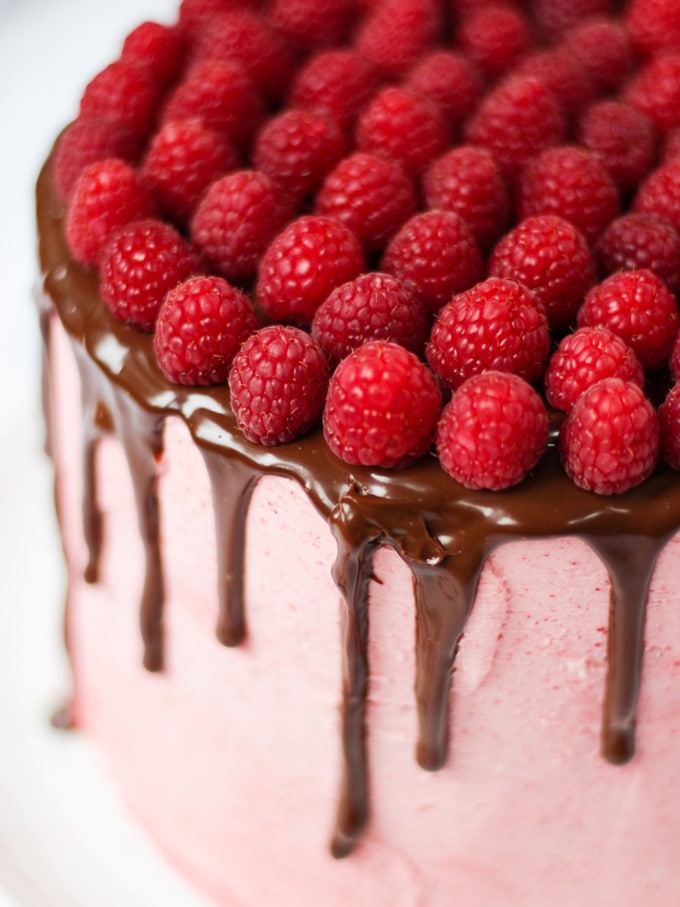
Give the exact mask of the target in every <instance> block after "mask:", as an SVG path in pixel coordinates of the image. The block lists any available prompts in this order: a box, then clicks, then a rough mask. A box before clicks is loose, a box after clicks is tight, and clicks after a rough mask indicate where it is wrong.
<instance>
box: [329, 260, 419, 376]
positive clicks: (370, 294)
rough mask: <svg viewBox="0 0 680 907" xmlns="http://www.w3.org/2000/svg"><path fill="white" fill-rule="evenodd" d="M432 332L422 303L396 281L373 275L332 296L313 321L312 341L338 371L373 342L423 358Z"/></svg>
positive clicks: (338, 288)
mask: <svg viewBox="0 0 680 907" xmlns="http://www.w3.org/2000/svg"><path fill="white" fill-rule="evenodd" d="M429 328H430V319H429V318H428V315H427V310H426V309H425V306H424V305H423V303H422V302H420V300H419V299H418V298H417V297H416V296H414V295H413V293H411V292H410V291H409V290H408V289H407V288H406V287H405V286H404V285H403V284H402V283H401V281H399V280H397V279H396V278H395V277H392V276H391V275H389V274H381V273H380V272H376V271H373V272H371V273H370V274H362V275H361V276H360V277H357V278H356V279H355V280H350V281H349V282H348V283H344V284H342V286H340V287H337V289H335V290H333V292H332V293H331V294H330V295H329V296H328V298H327V299H326V300H325V301H324V302H322V303H321V305H320V306H319V308H318V309H317V311H316V314H315V315H314V320H313V322H312V337H314V339H315V340H316V342H317V343H318V344H319V346H320V347H321V348H322V349H323V351H324V352H325V353H326V356H327V357H328V361H329V363H330V365H331V367H332V368H335V366H336V365H337V364H338V363H339V362H340V360H341V359H344V358H345V356H347V355H348V354H349V353H351V352H352V350H355V349H356V348H357V347H359V346H361V344H363V343H367V342H369V341H371V340H390V341H392V343H398V344H399V345H400V346H403V347H404V348H405V349H407V350H410V351H411V352H412V353H415V354H416V355H420V354H422V351H423V347H424V345H425V339H426V337H427V334H428V331H429Z"/></svg>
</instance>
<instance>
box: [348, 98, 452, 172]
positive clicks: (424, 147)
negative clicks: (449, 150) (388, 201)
mask: <svg viewBox="0 0 680 907" xmlns="http://www.w3.org/2000/svg"><path fill="white" fill-rule="evenodd" d="M449 138H450V135H449V130H448V127H447V125H446V121H445V119H444V114H443V113H442V112H441V110H440V109H439V107H437V105H436V104H434V103H433V102H432V101H430V100H429V99H428V98H426V97H424V96H423V95H418V94H415V93H414V92H412V91H409V90H408V89H406V88H400V87H397V86H388V87H387V88H384V89H383V90H382V91H381V92H380V93H379V94H378V95H376V97H375V98H373V100H372V101H371V103H370V104H369V105H368V107H366V108H365V109H364V111H363V113H362V114H361V115H360V116H359V121H358V123H357V129H356V141H357V147H358V148H359V150H361V151H367V152H369V153H370V154H378V155H381V156H382V157H387V158H390V159H391V160H394V161H397V162H398V163H399V164H401V165H402V166H403V167H404V169H405V170H406V171H407V172H408V173H411V174H412V175H414V176H416V175H417V174H418V173H420V171H421V170H423V168H424V167H426V166H427V165H428V164H429V163H430V162H431V161H432V160H433V159H434V158H435V157H437V155H439V154H441V153H442V152H443V151H444V149H445V148H446V146H447V145H448V143H449Z"/></svg>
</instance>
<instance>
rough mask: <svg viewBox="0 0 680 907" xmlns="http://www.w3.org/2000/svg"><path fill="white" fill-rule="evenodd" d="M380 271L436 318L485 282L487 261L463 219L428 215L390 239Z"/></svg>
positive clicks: (446, 213)
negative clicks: (453, 301)
mask: <svg viewBox="0 0 680 907" xmlns="http://www.w3.org/2000/svg"><path fill="white" fill-rule="evenodd" d="M381 268H382V269H383V271H386V272H387V273H388V274H393V275H394V276H395V277H398V278H399V280H400V281H401V282H402V283H403V284H404V286H406V287H407V288H408V289H409V290H410V291H411V292H412V293H413V294H414V295H415V296H417V297H418V298H419V299H420V300H422V302H423V303H424V304H425V306H426V308H427V310H428V312H430V313H431V314H433V315H434V314H435V313H436V312H438V311H439V309H441V307H442V306H443V305H444V304H445V303H447V302H449V300H450V299H451V297H452V296H454V295H455V294H456V293H460V292H462V291H463V290H467V289H469V287H471V286H472V285H473V284H475V283H477V282H478V281H479V280H481V279H482V276H483V274H484V261H483V259H482V255H481V252H480V251H479V249H478V248H477V244H476V243H475V240H474V237H473V235H472V231H471V230H470V228H469V227H468V225H467V224H466V223H465V221H464V220H463V219H462V218H461V217H459V216H458V215H457V214H454V213H453V212H452V211H425V212H423V213H421V214H416V215H415V217H412V218H411V219H410V220H408V221H406V223H405V224H404V226H403V227H402V228H401V230H400V231H399V232H398V233H397V234H396V235H395V236H394V237H393V238H392V239H391V241H390V244H389V245H388V247H387V249H386V250H385V254H384V255H383V259H382V262H381Z"/></svg>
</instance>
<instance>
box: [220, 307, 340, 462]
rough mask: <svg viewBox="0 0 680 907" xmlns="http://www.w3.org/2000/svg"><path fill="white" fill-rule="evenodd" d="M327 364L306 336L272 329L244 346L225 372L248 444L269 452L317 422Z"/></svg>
mask: <svg viewBox="0 0 680 907" xmlns="http://www.w3.org/2000/svg"><path fill="white" fill-rule="evenodd" d="M328 377H329V371H328V363H327V362H326V357H325V356H324V354H323V351H322V350H321V349H319V347H318V346H317V345H316V343H315V342H314V341H313V340H312V338H311V337H310V336H309V334H306V333H305V332H304V331H301V330H300V329H299V328H295V327H286V326H284V325H281V324H273V325H270V326H269V327H265V328H261V329H260V330H259V331H256V332H255V333H254V334H251V335H250V337H248V339H247V340H246V341H245V343H244V344H243V346H242V347H241V349H240V350H239V351H238V353H237V354H236V356H235V357H234V361H233V363H232V366H231V371H230V372H229V391H230V394H231V407H232V409H233V410H234V415H235V416H236V423H237V425H238V427H239V428H240V429H241V431H242V432H243V434H244V435H245V436H246V438H247V439H248V440H249V441H252V442H253V443H254V444H263V445H265V446H266V447H272V446H274V445H276V444H286V443H288V442H289V441H293V440H294V439H295V438H298V437H300V436H301V435H304V434H306V433H307V432H308V431H309V430H310V429H312V428H313V427H314V426H315V425H316V424H317V422H320V421H321V411H322V410H323V407H324V403H325V401H326V391H327V390H328Z"/></svg>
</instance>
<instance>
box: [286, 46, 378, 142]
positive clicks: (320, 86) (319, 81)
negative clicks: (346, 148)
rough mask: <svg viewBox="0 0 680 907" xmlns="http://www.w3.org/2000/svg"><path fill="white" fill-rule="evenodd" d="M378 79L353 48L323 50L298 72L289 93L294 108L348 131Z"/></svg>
mask: <svg viewBox="0 0 680 907" xmlns="http://www.w3.org/2000/svg"><path fill="white" fill-rule="evenodd" d="M375 87H376V79H375V76H374V73H373V70H372V69H371V67H370V66H369V64H368V63H367V62H366V61H365V60H364V59H363V57H361V56H360V54H358V53H357V52H356V51H355V50H352V49H351V48H344V47H342V48H337V49H333V50H326V51H322V52H321V53H319V54H315V55H314V56H312V57H310V58H309V59H308V60H307V61H306V63H305V64H304V65H303V66H302V67H301V69H299V70H298V73H297V75H296V76H295V79H294V81H293V86H292V88H291V91H290V97H289V101H290V104H291V105H292V106H293V107H306V108H308V109H309V110H315V111H317V112H318V113H322V114H324V115H325V116H327V117H329V118H330V119H332V120H335V122H336V123H338V124H339V125H340V126H341V127H343V128H349V127H350V126H351V125H352V124H353V122H354V120H355V119H356V117H357V114H358V113H359V111H360V110H361V109H362V107H363V106H364V104H365V103H366V102H367V101H368V99H369V98H370V97H371V95H372V94H373V92H374V90H375Z"/></svg>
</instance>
